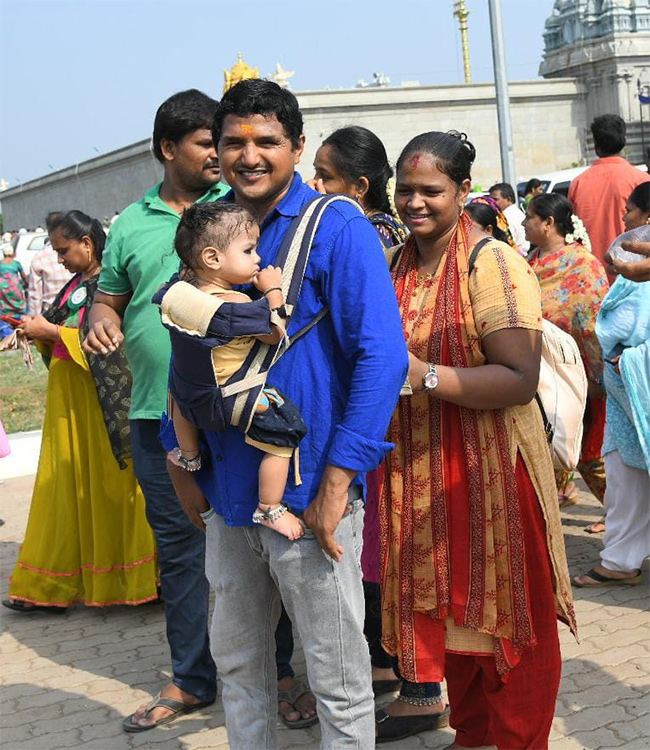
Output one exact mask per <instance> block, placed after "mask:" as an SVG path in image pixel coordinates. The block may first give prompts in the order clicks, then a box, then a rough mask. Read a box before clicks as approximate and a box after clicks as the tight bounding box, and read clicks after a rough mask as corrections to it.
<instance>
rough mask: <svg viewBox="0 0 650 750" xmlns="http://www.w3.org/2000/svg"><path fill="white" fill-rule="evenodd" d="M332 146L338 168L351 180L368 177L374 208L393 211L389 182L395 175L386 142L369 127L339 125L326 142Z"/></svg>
mask: <svg viewBox="0 0 650 750" xmlns="http://www.w3.org/2000/svg"><path fill="white" fill-rule="evenodd" d="M323 146H329V147H330V149H331V152H330V153H331V159H332V162H333V163H334V167H335V169H336V171H337V172H338V173H339V174H340V175H341V176H342V177H343V178H344V179H345V180H346V181H347V182H356V181H357V180H358V179H359V178H360V177H365V178H366V179H367V180H368V183H369V187H368V192H367V193H366V196H365V198H366V203H367V206H368V208H370V209H372V210H373V211H383V212H384V213H386V214H390V213H392V209H391V206H390V201H389V199H388V193H387V191H386V185H387V184H388V180H390V178H391V177H392V176H393V169H392V167H391V166H390V164H389V163H388V156H387V155H386V149H385V148H384V144H383V143H382V142H381V141H380V140H379V138H378V137H377V136H376V135H375V134H374V133H373V132H372V131H371V130H368V128H363V127H361V126H360V125H351V126H350V127H347V128H339V129H338V130H335V131H334V132H333V133H332V135H330V136H328V137H327V138H326V139H325V140H324V141H323Z"/></svg>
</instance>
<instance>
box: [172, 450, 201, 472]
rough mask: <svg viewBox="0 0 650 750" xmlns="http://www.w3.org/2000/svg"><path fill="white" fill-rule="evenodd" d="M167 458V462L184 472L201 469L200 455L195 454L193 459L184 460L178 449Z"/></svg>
mask: <svg viewBox="0 0 650 750" xmlns="http://www.w3.org/2000/svg"><path fill="white" fill-rule="evenodd" d="M167 456H168V457H169V460H170V461H171V462H172V463H173V464H174V466H178V467H179V468H181V469H183V470H184V471H192V472H193V471H198V470H199V469H200V468H201V454H200V453H197V454H196V456H194V458H185V456H184V455H183V454H182V453H181V449H180V448H174V450H172V451H170V452H169V453H168V454H167Z"/></svg>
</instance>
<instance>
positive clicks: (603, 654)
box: [0, 476, 650, 750]
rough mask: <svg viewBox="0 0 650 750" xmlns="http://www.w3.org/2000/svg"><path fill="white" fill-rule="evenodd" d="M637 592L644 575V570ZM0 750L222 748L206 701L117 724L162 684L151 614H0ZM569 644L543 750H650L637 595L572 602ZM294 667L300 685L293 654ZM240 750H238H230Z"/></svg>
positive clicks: (648, 639)
mask: <svg viewBox="0 0 650 750" xmlns="http://www.w3.org/2000/svg"><path fill="white" fill-rule="evenodd" d="M32 484H33V476H22V477H16V478H11V479H5V480H4V481H0V517H2V518H4V519H5V521H6V523H5V525H4V526H3V527H2V528H0V542H1V553H0V554H1V557H0V560H1V564H2V582H1V583H2V586H1V594H2V596H3V597H5V596H6V592H7V588H8V581H9V576H10V574H11V570H12V568H13V564H14V561H15V559H16V554H17V551H18V545H19V544H20V541H21V539H22V537H23V532H24V528H25V523H26V519H27V512H28V508H29V498H30V494H31V487H32ZM598 512H599V508H598V507H597V505H596V502H595V500H594V499H593V498H592V497H591V496H588V495H586V494H585V495H582V496H581V504H579V505H577V506H574V507H573V508H571V509H570V512H567V513H565V516H564V530H565V534H566V541H567V548H568V553H569V561H570V565H571V569H572V572H574V573H575V572H582V571H585V570H587V569H588V568H589V566H590V565H591V563H592V562H594V561H595V560H596V559H597V552H598V549H599V547H600V541H599V539H598V538H594V537H591V536H589V535H588V534H585V533H584V531H583V527H584V526H585V525H586V524H587V523H588V522H590V521H594V520H595V519H596V518H597V517H598ZM645 574H646V580H650V574H649V571H648V569H647V565H646V570H645ZM0 609H1V610H3V611H2V613H1V615H2V622H3V626H4V632H3V634H2V637H1V640H0V664H2V667H1V668H0V685H1V686H2V703H1V704H0V705H1V706H2V708H1V709H0V710H1V712H2V729H1V734H0V741H1V743H2V747H3V750H59V749H60V748H75V749H76V748H79V749H81V748H83V750H133V749H135V748H160V749H161V750H162V749H164V750H207V748H211V749H212V750H216V749H217V748H218V749H219V750H225V749H226V748H228V747H229V745H228V739H227V735H226V730H225V728H224V714H223V708H222V706H221V702H220V701H218V702H217V703H216V704H215V705H214V706H213V707H211V708H210V709H209V710H206V711H204V712H202V713H198V714H193V715H191V716H188V717H186V718H184V719H181V720H179V721H177V722H176V723H174V724H172V725H170V726H169V727H167V728H161V729H157V730H154V731H150V732H145V733H143V734H139V735H127V734H124V733H123V732H122V730H121V726H120V723H121V719H122V717H124V716H126V715H127V714H128V713H130V712H131V711H133V710H134V709H135V707H136V706H137V705H138V704H139V703H140V702H142V701H143V700H146V698H147V697H148V696H149V695H150V694H151V693H153V692H156V691H157V690H158V689H159V688H160V687H161V686H162V685H163V683H164V682H165V680H166V679H167V678H168V677H169V671H168V653H167V646H166V643H165V638H164V626H163V613H162V608H161V607H160V606H151V605H149V606H143V607H138V608H128V607H115V608H112V609H106V610H102V609H85V608H84V607H82V606H76V607H74V608H72V609H71V610H70V611H69V612H68V613H67V614H65V615H63V616H61V615H54V616H51V615H43V614H35V615H32V616H30V617H26V616H24V615H19V614H14V613H12V612H9V611H8V610H6V609H4V608H2V607H0ZM576 609H577V612H578V621H579V624H580V628H581V632H580V638H581V642H580V644H577V643H575V641H574V640H573V638H572V637H571V636H570V634H569V633H568V631H567V630H566V628H564V627H562V628H561V631H562V632H561V640H562V644H563V655H564V672H563V674H564V678H563V681H562V687H561V689H560V696H559V699H558V703H557V712H556V719H555V723H554V726H553V733H552V735H551V744H550V747H551V749H552V750H610V748H617V747H620V748H624V749H625V750H643V749H644V748H650V739H649V736H650V617H649V616H648V588H647V586H645V585H644V586H637V587H619V588H604V589H594V590H586V591H585V590H576ZM294 666H295V667H296V668H297V671H298V672H299V673H304V660H303V658H302V654H301V653H300V652H298V653H297V654H296V658H295V663H294ZM280 738H281V747H282V748H304V749H305V750H311V749H315V748H317V747H318V738H319V730H318V728H317V727H315V728H312V729H310V730H306V731H305V730H303V731H299V730H287V729H284V728H282V731H281V732H280ZM451 739H452V732H451V730H445V731H439V732H431V733H428V734H425V735H421V736H420V737H417V738H413V739H409V740H404V741H402V742H399V743H394V744H392V745H389V746H388V747H392V748H395V750H405V749H406V748H408V749H409V750H410V749H411V748H413V749H415V748H418V749H419V748H443V747H445V746H446V745H447V744H449V743H450V742H451ZM233 750H246V748H233Z"/></svg>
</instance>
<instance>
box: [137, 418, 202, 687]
mask: <svg viewBox="0 0 650 750" xmlns="http://www.w3.org/2000/svg"><path fill="white" fill-rule="evenodd" d="M159 428H160V422H159V421H158V420H157V419H135V420H131V440H132V443H133V466H134V470H135V475H136V477H137V479H138V482H139V483H140V487H141V488H142V492H143V494H144V497H145V500H146V508H147V520H148V521H149V524H150V526H151V528H152V529H153V532H154V535H155V537H156V544H157V545H158V561H159V565H160V586H161V589H162V596H163V599H164V601H165V619H166V621H167V641H168V643H169V648H170V650H171V659H172V671H173V680H172V681H173V683H174V685H176V686H177V687H179V688H180V689H181V690H184V691H185V692H187V693H190V694H191V695H193V696H195V697H196V698H199V699H201V700H202V701H211V700H213V699H214V698H215V697H216V694H217V671H216V667H215V664H214V661H213V659H212V655H211V653H210V643H209V638H208V595H209V586H208V581H207V578H206V577H205V535H204V533H203V532H202V531H200V530H199V529H197V528H196V527H195V526H193V525H192V524H191V523H190V522H189V520H188V519H187V516H186V515H185V513H184V512H183V509H182V508H181V505H180V503H179V501H178V498H177V497H176V493H175V492H174V487H173V485H172V482H171V479H170V478H169V474H168V473H167V465H166V452H165V451H164V450H163V448H162V446H161V444H160V441H159V439H158V430H159Z"/></svg>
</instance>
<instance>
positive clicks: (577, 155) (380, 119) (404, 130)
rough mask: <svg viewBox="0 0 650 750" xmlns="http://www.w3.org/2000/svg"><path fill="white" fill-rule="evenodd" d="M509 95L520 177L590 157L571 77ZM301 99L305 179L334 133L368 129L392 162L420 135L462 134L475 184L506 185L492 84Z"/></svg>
mask: <svg viewBox="0 0 650 750" xmlns="http://www.w3.org/2000/svg"><path fill="white" fill-rule="evenodd" d="M509 90H510V104H511V118H512V130H513V140H514V150H515V162H516V168H517V174H518V176H519V177H520V178H521V179H528V178H530V177H533V176H535V174H541V173H544V172H551V171H554V170H556V169H564V168H567V167H570V166H572V164H574V163H576V162H581V161H582V160H583V159H584V158H585V156H586V153H585V145H584V132H585V127H586V115H585V107H584V98H585V97H584V92H583V91H582V89H581V88H580V87H579V86H578V84H577V83H576V81H575V80H574V79H566V80H562V79H555V80H552V81H544V80H535V81H525V82H514V83H511V84H510V85H509ZM297 96H298V99H299V100H300V105H301V108H302V110H303V112H304V115H305V135H306V136H307V145H306V148H305V153H304V156H303V159H302V163H301V165H300V167H299V169H300V172H301V173H302V174H303V175H304V176H309V177H311V176H312V174H313V169H312V168H311V165H312V163H313V159H314V154H315V152H316V150H317V148H318V146H319V145H320V143H321V142H322V141H323V139H324V138H326V137H327V136H328V135H329V134H330V133H331V132H332V131H333V130H336V128H339V127H342V126H345V125H363V126H365V127H367V128H369V129H370V130H372V131H373V132H375V133H376V134H377V135H378V136H379V137H380V138H381V139H382V141H383V142H384V145H385V146H386V150H387V151H388V157H389V159H390V160H391V161H393V162H394V161H395V160H396V159H397V157H398V156H399V153H400V151H401V149H402V148H403V147H404V146H405V145H406V143H407V142H408V141H409V140H410V139H411V138H413V137H414V136H416V135H418V134H419V133H422V132H425V131H427V130H452V129H453V130H459V131H462V132H464V133H467V136H468V138H469V140H470V141H472V143H473V144H474V146H475V148H476V152H477V157H476V162H475V164H474V174H473V179H474V182H475V183H480V184H481V185H483V186H488V187H489V185H490V184H492V183H493V182H497V181H500V180H501V161H500V155H499V141H498V127H497V113H496V102H495V93H494V86H493V85H492V84H488V83H485V84H472V85H469V86H458V85H456V86H419V87H417V88H406V87H404V88H401V87H400V88H397V87H395V88H393V87H388V88H368V89H351V90H347V91H318V92H304V93H299V94H297Z"/></svg>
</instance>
